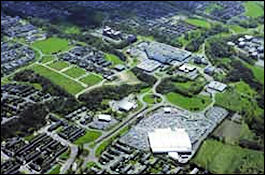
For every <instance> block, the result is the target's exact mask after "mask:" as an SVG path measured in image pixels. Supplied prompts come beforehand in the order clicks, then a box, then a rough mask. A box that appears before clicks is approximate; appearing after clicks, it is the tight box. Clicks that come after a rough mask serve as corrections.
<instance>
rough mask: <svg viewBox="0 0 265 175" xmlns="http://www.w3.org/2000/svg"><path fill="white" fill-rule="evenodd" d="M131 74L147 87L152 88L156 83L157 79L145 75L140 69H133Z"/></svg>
mask: <svg viewBox="0 0 265 175" xmlns="http://www.w3.org/2000/svg"><path fill="white" fill-rule="evenodd" d="M132 72H133V73H134V75H135V76H136V77H137V78H138V79H139V80H141V81H142V82H145V83H146V84H148V86H151V87H152V86H153V85H154V84H155V83H156V81H157V79H156V78H155V77H154V76H152V75H150V74H147V73H145V72H144V71H142V70H141V69H139V68H137V67H134V68H133V69H132Z"/></svg>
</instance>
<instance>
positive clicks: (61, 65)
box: [48, 61, 69, 71]
mask: <svg viewBox="0 0 265 175" xmlns="http://www.w3.org/2000/svg"><path fill="white" fill-rule="evenodd" d="M48 66H49V67H51V68H53V69H55V70H58V71H60V70H62V69H64V68H67V67H68V66H69V63H68V62H66V61H56V62H53V63H51V64H49V65H48Z"/></svg>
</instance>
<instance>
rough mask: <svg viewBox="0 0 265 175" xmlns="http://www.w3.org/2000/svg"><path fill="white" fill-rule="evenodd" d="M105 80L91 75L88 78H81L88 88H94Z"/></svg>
mask: <svg viewBox="0 0 265 175" xmlns="http://www.w3.org/2000/svg"><path fill="white" fill-rule="evenodd" d="M102 80H103V78H101V76H99V75H96V74H89V75H88V76H86V77H84V78H81V79H80V81H81V82H83V83H85V84H87V85H88V86H93V85H95V84H97V83H99V82H101V81H102Z"/></svg>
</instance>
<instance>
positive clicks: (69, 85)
mask: <svg viewBox="0 0 265 175" xmlns="http://www.w3.org/2000/svg"><path fill="white" fill-rule="evenodd" d="M31 69H32V70H33V71H34V72H36V73H38V74H40V75H42V76H44V77H45V78H48V79H50V80H51V81H52V82H53V83H54V84H57V85H58V86H60V87H62V88H63V89H65V90H66V91H67V92H69V93H70V94H73V95H75V94H77V93H78V92H80V91H82V90H83V89H84V87H83V86H82V85H81V84H79V83H78V82H76V81H74V80H71V79H69V78H67V77H65V76H63V75H61V74H59V73H57V72H54V71H53V70H51V69H48V68H46V67H44V66H42V65H37V64H35V65H33V66H32V67H31Z"/></svg>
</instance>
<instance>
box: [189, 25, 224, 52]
mask: <svg viewBox="0 0 265 175" xmlns="http://www.w3.org/2000/svg"><path fill="white" fill-rule="evenodd" d="M228 31H229V29H228V28H226V27H224V26H222V25H220V24H217V25H214V26H213V27H212V28H210V29H209V30H206V31H203V32H201V34H200V35H199V36H198V37H195V38H194V39H192V40H191V41H190V42H189V43H188V44H187V46H186V47H185V49H186V50H188V51H191V52H197V51H199V49H200V46H201V45H202V44H203V43H204V42H205V40H206V39H207V38H209V37H210V36H213V35H216V34H218V33H222V32H224V33H227V32H228Z"/></svg>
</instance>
